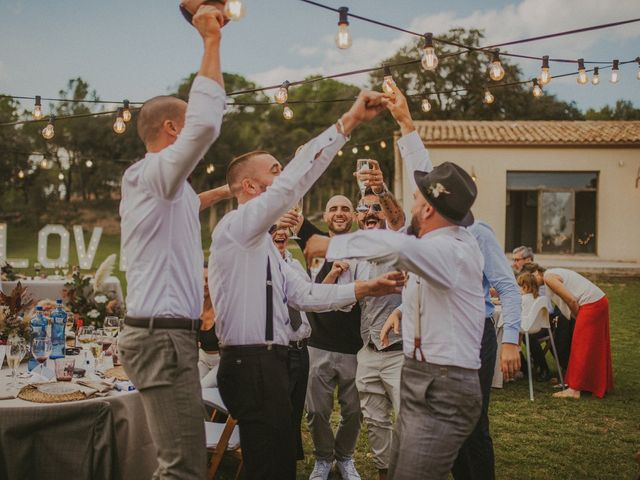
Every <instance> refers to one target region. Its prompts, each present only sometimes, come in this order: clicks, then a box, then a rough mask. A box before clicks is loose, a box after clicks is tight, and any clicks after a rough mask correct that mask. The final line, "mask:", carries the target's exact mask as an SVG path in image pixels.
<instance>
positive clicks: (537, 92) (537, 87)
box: [533, 78, 544, 98]
mask: <svg viewBox="0 0 640 480" xmlns="http://www.w3.org/2000/svg"><path fill="white" fill-rule="evenodd" d="M542 95H544V92H543V91H542V88H540V84H539V83H538V79H536V78H534V79H533V96H534V97H536V98H538V97H541V96H542Z"/></svg>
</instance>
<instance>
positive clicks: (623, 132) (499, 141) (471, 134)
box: [416, 120, 640, 148]
mask: <svg viewBox="0 0 640 480" xmlns="http://www.w3.org/2000/svg"><path fill="white" fill-rule="evenodd" d="M416 127H417V129H418V134H419V135H420V137H421V138H422V139H423V140H424V142H425V143H426V144H427V145H431V146H439V145H443V146H444V145H457V146H467V145H468V146H473V145H522V146H532V147H533V146H581V145H591V146H632V147H638V148H640V121H582V122H581V121H574V122H564V121H515V120H514V121H500V122H489V121H486V122H485V121H456V120H444V121H418V122H416Z"/></svg>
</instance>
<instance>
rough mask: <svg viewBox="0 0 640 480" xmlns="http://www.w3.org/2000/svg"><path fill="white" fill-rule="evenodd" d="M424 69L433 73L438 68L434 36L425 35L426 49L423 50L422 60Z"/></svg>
mask: <svg viewBox="0 0 640 480" xmlns="http://www.w3.org/2000/svg"><path fill="white" fill-rule="evenodd" d="M420 63H421V64H422V68H424V69H425V70H429V71H433V70H435V69H436V68H437V67H438V56H437V55H436V51H435V49H434V48H433V34H431V33H425V34H424V49H423V50H422V59H421V60H420Z"/></svg>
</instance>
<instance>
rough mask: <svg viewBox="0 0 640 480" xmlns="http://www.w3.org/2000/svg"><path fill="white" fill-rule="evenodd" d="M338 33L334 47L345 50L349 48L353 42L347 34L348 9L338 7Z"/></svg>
mask: <svg viewBox="0 0 640 480" xmlns="http://www.w3.org/2000/svg"><path fill="white" fill-rule="evenodd" d="M338 15H339V17H338V33H337V34H336V47H338V48H339V49H340V50H345V49H347V48H349V47H350V46H351V44H352V43H353V40H352V39H351V34H350V33H349V9H348V8H347V7H340V8H339V9H338Z"/></svg>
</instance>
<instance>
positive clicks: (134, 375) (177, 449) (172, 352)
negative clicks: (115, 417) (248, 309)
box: [118, 325, 207, 480]
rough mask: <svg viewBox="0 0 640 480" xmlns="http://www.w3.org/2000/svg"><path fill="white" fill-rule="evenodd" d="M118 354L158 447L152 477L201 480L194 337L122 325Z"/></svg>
mask: <svg viewBox="0 0 640 480" xmlns="http://www.w3.org/2000/svg"><path fill="white" fill-rule="evenodd" d="M118 351H119V354H120V357H121V359H122V365H123V367H124V369H125V371H126V372H127V375H128V376H129V378H130V379H131V381H132V382H133V384H134V385H135V386H136V388H137V389H138V391H139V392H140V397H141V399H142V404H143V405H144V410H145V415H146V417H147V424H148V426H149V432H150V433H151V438H152V439H153V443H154V444H155V446H156V448H157V449H158V469H157V470H156V471H155V473H154V475H153V478H154V479H180V480H185V479H198V480H202V479H204V478H205V476H206V469H207V452H206V447H205V435H204V407H203V404H202V390H201V387H200V377H199V374H198V347H197V344H196V333H195V332H191V331H188V330H177V329H154V330H149V329H147V328H138V327H130V326H128V325H127V326H125V327H124V329H123V331H122V333H121V334H120V339H119V340H118Z"/></svg>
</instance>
